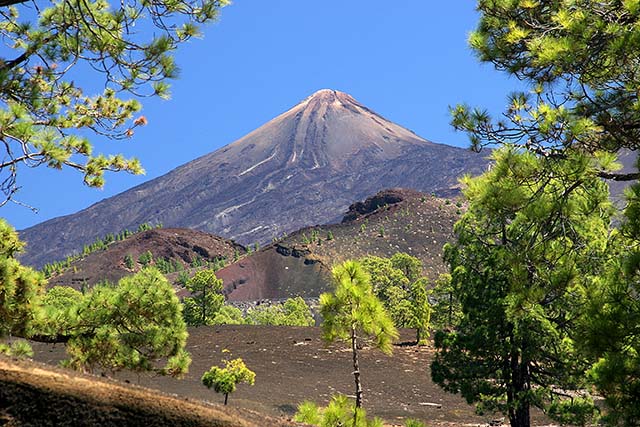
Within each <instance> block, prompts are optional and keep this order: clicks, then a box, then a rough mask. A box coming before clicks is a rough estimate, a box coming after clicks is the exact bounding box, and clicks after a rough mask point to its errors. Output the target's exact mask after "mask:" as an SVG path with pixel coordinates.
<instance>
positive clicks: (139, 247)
mask: <svg viewBox="0 0 640 427" xmlns="http://www.w3.org/2000/svg"><path fill="white" fill-rule="evenodd" d="M147 251H148V252H149V253H150V254H151V259H150V260H149V261H147V262H149V263H150V264H155V265H156V266H158V267H160V262H165V263H166V264H167V265H168V266H169V267H174V266H175V267H178V268H179V269H188V268H189V267H190V266H192V265H195V264H197V265H206V264H207V263H211V262H216V261H218V260H225V261H227V262H231V261H233V259H234V257H238V256H240V255H243V254H244V253H245V252H246V249H245V248H244V247H243V246H241V245H239V244H237V243H235V242H232V241H229V240H226V239H222V238H220V237H218V236H214V235H211V234H208V233H204V232H202V231H196V230H187V229H178V228H159V229H153V230H148V231H143V232H141V233H137V234H134V235H133V236H130V237H128V238H127V239H125V240H123V241H119V242H113V243H111V244H110V245H109V246H108V247H107V248H106V250H103V251H98V252H93V253H91V254H89V255H87V256H85V257H83V258H81V259H79V260H76V261H74V262H72V263H71V264H70V265H69V267H68V268H66V269H65V270H64V271H63V272H62V273H61V274H54V275H53V276H52V277H51V278H50V279H49V285H50V286H56V285H65V286H72V287H74V288H78V289H79V288H80V287H82V286H83V285H86V286H90V285H94V284H96V283H100V282H103V281H105V280H107V281H109V282H112V283H115V282H117V281H118V280H119V279H120V278H122V277H124V276H127V275H129V274H132V273H133V272H135V271H138V270H139V269H140V268H142V266H143V264H145V262H144V261H142V262H141V261H140V260H143V259H144V255H143V254H145V253H146V252H147ZM127 257H129V260H130V263H131V264H130V265H127V262H126V258H127ZM175 267H174V268H173V269H175ZM166 272H168V271H166Z"/></svg>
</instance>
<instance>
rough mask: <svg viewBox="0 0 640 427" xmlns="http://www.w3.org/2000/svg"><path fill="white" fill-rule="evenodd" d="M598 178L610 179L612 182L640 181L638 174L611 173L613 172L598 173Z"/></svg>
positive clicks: (639, 173)
mask: <svg viewBox="0 0 640 427" xmlns="http://www.w3.org/2000/svg"><path fill="white" fill-rule="evenodd" d="M598 176H599V177H600V178H604V179H610V180H612V181H636V180H638V179H640V172H633V173H613V172H605V171H600V172H598Z"/></svg>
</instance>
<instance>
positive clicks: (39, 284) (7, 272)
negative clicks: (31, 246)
mask: <svg viewBox="0 0 640 427" xmlns="http://www.w3.org/2000/svg"><path fill="white" fill-rule="evenodd" d="M23 247H24V243H22V242H21V241H20V239H19V238H18V233H16V231H15V230H14V229H13V227H11V226H10V225H9V224H8V223H7V222H6V221H5V220H4V219H2V218H0V338H4V337H5V336H6V335H17V336H21V337H27V336H29V335H30V334H31V333H32V332H33V330H32V327H33V325H34V322H35V321H36V319H37V317H38V309H39V308H38V299H39V297H40V296H41V295H42V293H43V292H44V286H45V284H46V282H45V280H44V277H43V275H42V274H40V273H38V272H36V271H34V270H32V269H31V268H29V267H25V266H23V265H21V264H20V262H19V261H18V260H17V259H16V255H17V254H18V253H19V252H20V251H21V250H22V248H23Z"/></svg>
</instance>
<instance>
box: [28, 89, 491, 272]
mask: <svg viewBox="0 0 640 427" xmlns="http://www.w3.org/2000/svg"><path fill="white" fill-rule="evenodd" d="M484 156H486V153H482V154H476V153H472V152H470V151H468V150H464V149H461V148H454V147H450V146H447V145H442V144H435V143H432V142H429V141H427V140H425V139H423V138H421V137H419V136H417V135H415V134H414V133H412V132H411V131H409V130H407V129H405V128H403V127H401V126H398V125H397V124H395V123H392V122H390V121H389V120H386V119H385V118H383V117H381V116H380V115H378V114H376V113H375V112H373V111H372V110H370V109H369V108H367V107H365V106H364V105H362V104H360V103H359V102H358V101H356V100H355V99H353V98H352V97H351V96H349V95H347V94H345V93H342V92H337V91H333V90H321V91H319V92H316V93H315V94H313V95H312V96H310V97H309V98H307V99H305V100H304V101H302V102H301V103H299V104H298V105H296V106H294V107H293V108H291V109H290V110H288V111H287V112H285V113H283V114H281V115H280V116H278V117H276V118H275V119H273V120H271V121H270V122H268V123H267V124H265V125H264V126H262V127H260V128H259V129H257V130H255V131H253V132H251V133H250V134H248V135H247V136H245V137H243V138H241V139H239V140H238V141H236V142H234V143H232V144H229V145H227V146H225V147H223V148H221V149H219V150H216V151H214V152H212V153H210V154H207V155H205V156H203V157H201V158H199V159H196V160H193V161H191V162H189V163H187V164H185V165H183V166H180V167H178V168H176V169H175V170H173V171H171V172H169V173H168V174H166V175H164V176H161V177H159V178H156V179H154V180H151V181H149V182H147V183H144V184H142V185H139V186H137V187H135V188H132V189H131V190H128V191H125V192H124V193H121V194H119V195H117V196H114V197H111V198H108V199H105V200H103V201H101V202H99V203H96V204H95V205H93V206H91V207H89V208H87V209H85V210H83V211H80V212H78V213H76V214H73V215H68V216H65V217H60V218H56V219H52V220H50V221H46V222H44V223H42V224H38V225H36V226H34V227H31V228H28V229H26V230H23V231H21V232H20V235H21V237H22V238H23V239H24V240H26V241H27V243H28V245H27V252H26V254H25V255H24V257H23V258H22V260H23V262H25V263H27V264H31V265H34V266H38V267H39V266H42V265H43V264H44V263H45V262H50V261H52V260H56V259H61V258H64V257H65V256H66V255H68V254H70V253H72V252H73V251H74V250H76V248H78V247H82V245H83V244H87V243H90V242H91V241H93V240H94V239H95V238H96V237H98V236H104V235H106V234H107V233H114V232H118V231H120V230H122V229H124V228H135V227H136V226H137V225H138V224H141V223H145V222H151V223H162V224H164V225H165V226H167V227H186V228H192V229H198V230H203V231H207V232H210V233H214V234H217V235H221V236H224V237H227V238H232V239H234V240H236V241H238V242H240V243H244V244H247V243H253V242H261V243H263V242H268V241H270V240H271V239H272V238H274V237H280V236H282V235H283V234H284V233H291V232H292V231H295V230H298V229H300V228H301V227H304V226H307V225H309V224H325V223H328V222H335V221H338V220H339V219H340V217H341V215H342V213H343V212H344V211H345V210H346V209H347V207H348V206H349V204H350V203H351V202H352V201H353V200H361V199H363V198H365V197H367V196H369V195H371V194H375V193H376V192H378V191H380V190H381V189H383V188H389V187H404V188H413V189H416V190H420V191H425V192H427V193H431V192H433V191H436V192H439V193H438V194H448V193H449V192H450V191H451V189H452V188H455V187H456V186H457V185H458V183H457V180H458V178H459V177H460V175H462V174H463V173H471V174H478V173H480V172H482V171H483V170H484V169H485V167H486V165H487V161H486V160H485V159H484Z"/></svg>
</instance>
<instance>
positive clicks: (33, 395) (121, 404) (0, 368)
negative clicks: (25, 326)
mask: <svg viewBox="0 0 640 427" xmlns="http://www.w3.org/2000/svg"><path fill="white" fill-rule="evenodd" d="M0 425H7V426H11V427H22V426H52V427H53V426H101V427H110V426H113V427H116V426H117V427H128V426H151V425H152V426H155V427H163V426H167V427H181V426H185V427H186V426H189V427H196V426H203V427H204V426H208V427H264V426H274V427H278V426H282V427H285V426H293V425H295V424H291V423H288V422H286V421H284V420H281V419H275V418H271V417H268V416H260V415H257V414H255V413H250V412H248V411H244V413H240V412H239V411H237V410H234V409H229V408H226V407H225V408H223V407H221V406H218V405H215V406H214V405H210V404H205V403H204V402H200V401H198V400H193V399H191V400H188V399H183V398H178V397H175V396H170V395H168V394H164V393H161V392H159V391H157V390H151V389H146V388H142V387H137V386H132V385H130V384H126V383H118V382H115V381H106V380H104V379H98V378H96V377H94V376H90V375H81V374H78V373H75V372H72V371H68V370H63V369H58V368H54V367H52V366H48V365H44V364H40V363H35V362H28V361H16V360H12V359H9V358H7V357H4V356H0Z"/></svg>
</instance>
